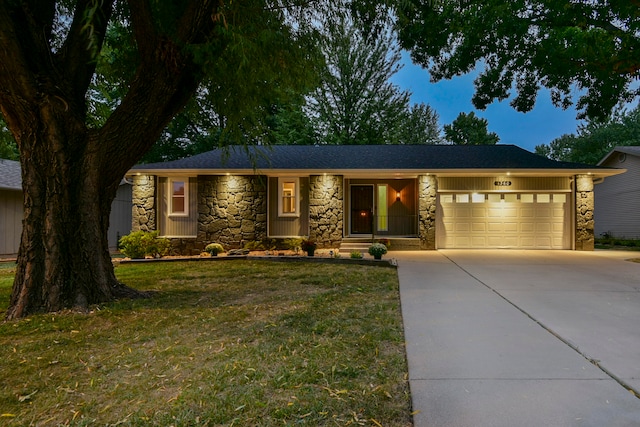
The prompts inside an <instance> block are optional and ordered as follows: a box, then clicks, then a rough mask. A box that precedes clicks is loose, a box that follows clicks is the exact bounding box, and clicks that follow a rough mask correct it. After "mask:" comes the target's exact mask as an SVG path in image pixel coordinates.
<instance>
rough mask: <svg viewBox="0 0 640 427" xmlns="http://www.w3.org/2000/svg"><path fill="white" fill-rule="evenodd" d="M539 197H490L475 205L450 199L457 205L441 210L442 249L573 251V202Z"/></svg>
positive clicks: (560, 197) (552, 196)
mask: <svg viewBox="0 0 640 427" xmlns="http://www.w3.org/2000/svg"><path fill="white" fill-rule="evenodd" d="M449 196H450V195H449ZM538 196H539V195H534V194H531V193H527V194H514V193H505V194H502V195H500V194H496V193H488V194H485V195H480V196H479V197H477V199H478V200H481V199H482V198H483V197H484V199H483V200H484V201H480V202H474V203H470V202H471V201H472V198H471V197H467V198H465V197H459V196H458V195H456V196H455V197H453V196H451V197H446V198H445V199H446V200H447V201H448V200H453V201H452V202H451V203H449V202H447V203H446V204H445V205H441V206H439V209H440V212H441V215H442V217H443V218H442V219H441V220H440V221H439V222H438V227H439V230H438V247H440V248H505V247H509V248H530V249H535V248H539V249H569V248H570V238H569V234H568V233H570V230H571V227H570V217H569V212H570V211H569V206H568V205H569V204H568V203H566V201H568V200H569V198H568V197H566V194H561V193H559V194H550V195H548V196H549V197H548V199H549V201H553V202H549V201H545V200H547V196H544V197H542V198H541V199H540V201H538V199H539V198H538ZM459 199H460V200H463V201H464V202H463V203H459V202H457V200H459ZM467 199H468V201H466V200H467ZM474 200H475V199H474ZM556 200H558V201H560V202H556ZM563 201H564V203H563Z"/></svg>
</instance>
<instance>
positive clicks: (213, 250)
mask: <svg viewBox="0 0 640 427" xmlns="http://www.w3.org/2000/svg"><path fill="white" fill-rule="evenodd" d="M204 251H205V252H208V253H209V255H211V256H218V254H219V253H222V252H224V248H223V247H222V245H221V244H220V243H209V244H208V245H207V246H205V248H204Z"/></svg>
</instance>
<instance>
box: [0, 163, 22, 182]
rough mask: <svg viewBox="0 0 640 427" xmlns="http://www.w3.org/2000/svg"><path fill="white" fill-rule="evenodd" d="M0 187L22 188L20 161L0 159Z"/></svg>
mask: <svg viewBox="0 0 640 427" xmlns="http://www.w3.org/2000/svg"><path fill="white" fill-rule="evenodd" d="M0 189H2V190H22V174H21V169H20V162H15V161H13V160H5V159H0Z"/></svg>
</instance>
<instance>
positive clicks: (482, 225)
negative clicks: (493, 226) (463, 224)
mask: <svg viewBox="0 0 640 427" xmlns="http://www.w3.org/2000/svg"><path fill="white" fill-rule="evenodd" d="M471 231H473V232H474V233H486V232H487V223H486V222H474V223H473V224H472V226H471Z"/></svg>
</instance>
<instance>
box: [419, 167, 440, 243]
mask: <svg viewBox="0 0 640 427" xmlns="http://www.w3.org/2000/svg"><path fill="white" fill-rule="evenodd" d="M437 191H438V181H437V179H436V177H435V176H434V175H420V176H419V177H418V235H419V237H420V249H427V250H434V249H435V248H436V203H437Z"/></svg>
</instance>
